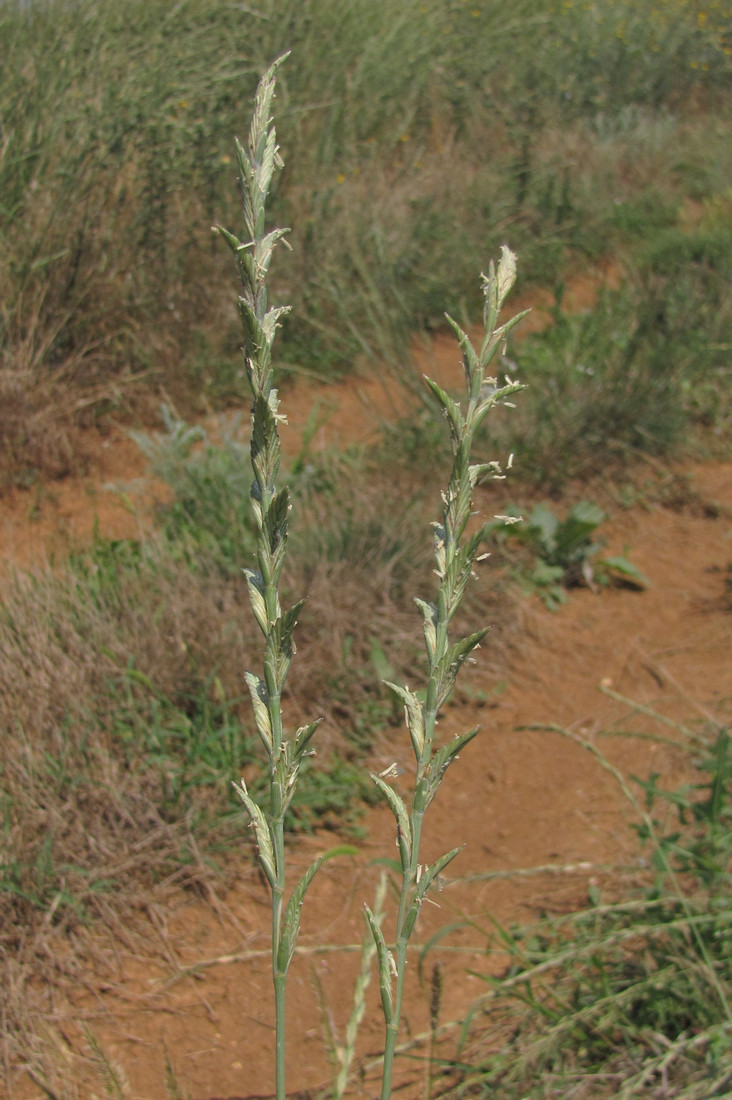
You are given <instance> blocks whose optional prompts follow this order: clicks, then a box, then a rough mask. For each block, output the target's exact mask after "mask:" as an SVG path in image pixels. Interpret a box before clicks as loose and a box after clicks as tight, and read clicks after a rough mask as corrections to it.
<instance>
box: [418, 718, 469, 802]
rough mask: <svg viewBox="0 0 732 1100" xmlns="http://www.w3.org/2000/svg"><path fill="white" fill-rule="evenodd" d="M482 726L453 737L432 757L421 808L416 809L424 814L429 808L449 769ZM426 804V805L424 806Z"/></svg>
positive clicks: (421, 799)
mask: <svg viewBox="0 0 732 1100" xmlns="http://www.w3.org/2000/svg"><path fill="white" fill-rule="evenodd" d="M479 730H480V726H474V727H473V729H471V730H468V732H467V733H461V734H458V736H457V737H453V739H452V740H451V741H448V743H447V744H446V745H442V746H441V747H440V748H439V749H438V750H437V752H436V753H435V755H434V756H433V757H432V761H431V763H430V766H429V768H428V769H427V775H426V779H427V784H426V786H425V788H424V793H423V794H422V797H421V798H420V800H419V802H420V804H419V806H416V805H415V809H419V810H421V811H422V812H423V813H424V811H425V810H426V809H427V807H428V806H429V804H430V802H431V801H432V799H433V798H434V797H435V795H436V794H437V791H438V789H439V786H440V783H441V782H442V777H443V775H444V774H445V772H446V771H447V769H448V768H449V767H450V765H451V764H452V762H453V760H455V759H456V758H457V756H458V754H459V753H460V752H462V750H463V749H464V748H465V746H466V745H467V744H468V743H469V742H470V741H472V740H473V738H474V737H475V735H476V734H477V733H478V732H479ZM423 802H424V804H422V803H423Z"/></svg>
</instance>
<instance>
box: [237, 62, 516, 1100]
mask: <svg viewBox="0 0 732 1100" xmlns="http://www.w3.org/2000/svg"><path fill="white" fill-rule="evenodd" d="M284 56H286V55H284ZM283 60H284V57H282V58H280V59H279V60H278V61H277V62H275V63H274V65H273V66H272V67H271V68H270V69H269V70H268V71H267V73H266V74H265V76H264V77H263V78H262V80H261V81H260V84H259V87H258V89H257V94H256V98H255V106H254V114H253V117H252V122H251V127H250V131H249V139H248V142H247V144H246V146H242V145H241V144H239V143H238V142H237V145H236V153H237V161H238V165H239V174H240V185H241V193H242V203H243V213H244V225H245V231H246V235H245V239H244V240H243V241H240V240H239V239H238V238H237V237H235V236H234V235H233V234H232V233H230V232H229V231H228V230H225V229H223V228H221V227H219V229H218V232H219V233H220V234H221V236H222V237H223V238H224V240H225V241H226V243H227V244H228V246H229V248H230V249H231V251H232V252H233V254H234V256H235V258H236V263H237V268H238V271H239V276H240V278H241V283H242V288H243V289H242V295H241V297H240V298H239V303H238V304H239V315H240V318H241V323H242V330H243V334H244V348H243V351H244V359H245V364H246V371H247V376H248V378H249V383H250V386H251V390H252V397H253V405H252V432H251V439H252V442H251V464H252V469H253V472H254V480H253V482H252V488H251V493H250V496H251V502H252V514H253V517H254V524H255V528H256V534H257V543H256V562H257V568H256V569H252V568H248V569H246V570H245V575H246V579H247V585H248V589H249V598H250V602H251V605H252V611H253V614H254V618H255V619H256V621H257V623H258V625H259V627H260V630H261V632H262V634H263V636H264V650H265V656H264V674H263V676H261V677H260V676H258V675H255V674H254V673H252V672H247V673H246V681H247V685H248V687H249V691H250V694H251V699H252V705H253V710H254V716H255V721H256V725H257V730H258V733H259V735H260V738H261V740H262V744H263V746H264V749H265V753H266V757H267V762H268V771H269V794H270V798H269V805H268V807H267V808H266V809H263V808H262V807H261V806H260V804H259V803H258V802H257V801H256V800H255V799H254V798H253V796H252V793H251V792H250V790H249V788H248V786H247V784H246V782H245V780H244V779H242V780H241V782H240V784H238V785H237V787H236V789H237V793H238V794H239V796H240V797H241V799H242V801H243V802H244V805H245V807H246V810H247V813H248V816H249V821H250V824H251V826H252V828H253V829H254V835H255V847H256V851H257V856H258V859H259V862H260V864H261V867H262V870H263V872H264V875H265V877H266V879H267V881H268V883H269V886H270V890H271V898H272V977H273V985H274V997H275V1019H276V1026H275V1031H276V1041H275V1080H276V1092H277V1096H278V1098H279V1100H283V1098H284V1096H285V1093H286V1086H285V1051H286V1037H285V1018H286V1016H285V1003H286V1002H285V996H286V981H287V971H288V968H289V965H290V962H291V960H292V956H293V953H294V950H295V946H296V943H297V937H298V933H299V926H300V911H301V908H302V905H303V901H304V898H305V894H306V892H307V890H308V887H309V886H310V884H311V882H312V880H313V878H314V876H315V874H316V873H317V871H318V869H319V867H320V864H321V862H322V857H321V858H319V859H317V860H316V861H315V862H314V863H313V864H312V865H311V867H310V868H309V869H308V870H307V871H306V872H305V874H304V875H303V877H302V878H301V880H300V882H299V883H298V884H297V885H296V886H295V887H294V888H292V889H291V890H290V892H289V897H287V893H288V891H287V886H286V866H285V847H284V821H285V813H286V811H287V808H288V806H289V804H290V802H291V800H292V798H293V796H294V794H295V791H296V789H297V784H298V780H299V774H300V770H301V767H302V764H303V762H304V759H305V757H306V756H307V755H310V753H311V749H310V742H311V739H312V738H313V735H314V734H315V731H316V729H317V727H318V725H319V720H316V721H314V722H310V723H308V724H307V725H305V726H301V727H299V728H298V729H297V730H296V731H295V732H294V733H287V731H286V729H285V727H284V725H283V720H282V693H283V689H284V686H285V681H286V679H287V675H288V672H289V669H290V663H291V660H292V656H293V653H294V642H293V631H294V628H295V625H296V622H297V619H298V616H299V614H300V611H301V610H302V606H303V603H304V601H303V600H298V601H297V602H295V603H294V604H293V605H292V606H291V607H290V608H289V609H287V610H283V607H282V603H281V600H280V593H279V584H280V577H281V575H282V570H283V567H284V564H285V549H286V543H287V536H288V513H289V510H290V495H289V491H288V489H287V488H282V487H280V486H279V484H278V482H277V476H278V472H279V467H280V460H281V444H280V439H279V432H278V426H277V425H278V420H281V419H282V414H281V413H280V412H279V408H280V403H279V396H278V392H277V389H276V388H275V386H274V375H273V366H272V345H273V342H274V338H275V335H276V331H277V328H278V327H279V321H280V318H281V317H282V316H283V315H284V314H285V313H286V312H287V308H286V307H283V306H279V307H277V306H268V301H267V289H266V281H267V274H268V271H269V266H270V262H271V259H272V256H273V253H274V250H275V246H276V245H277V244H278V243H280V241H282V240H283V238H284V237H285V234H286V232H287V231H286V230H284V229H273V230H270V231H267V229H266V223H265V203H266V199H267V196H268V194H269V191H270V187H271V185H272V179H273V175H274V172H275V169H276V168H278V167H282V161H281V158H280V156H279V147H278V145H277V138H276V131H275V128H274V125H273V123H272V120H271V117H270V111H271V107H272V100H273V97H274V90H275V79H276V74H277V70H278V68H279V66H280V64H281V63H282V61H283ZM515 279H516V260H515V257H514V256H513V254H512V253H511V252H510V251H509V249H508V248H505V247H504V249H503V250H502V255H501V260H500V263H499V264H498V267H497V268H495V267H494V265H493V263H492V262H491V265H490V268H489V274H488V276H484V278H483V290H484V295H485V308H484V318H483V320H484V328H485V337H484V340H483V342H482V344H481V346H480V350H479V351H476V349H475V348H474V347H473V345H472V343H471V341H470V338H469V337H468V335H467V334H466V333H465V332H464V331H463V330H462V329H461V328H460V326H459V325H457V324H456V323H455V322H454V321H452V320H451V321H450V324H451V325H452V327H453V328H454V330H455V332H456V334H457V337H458V341H459V344H460V348H461V350H462V354H463V365H464V371H465V386H466V403H465V406H464V408H461V407H460V405H458V404H457V403H456V402H455V401H454V400H453V399H452V398H451V397H450V396H449V394H448V393H447V392H446V391H445V390H443V389H442V388H441V387H440V386H439V385H438V384H437V383H436V382H434V381H432V380H429V379H428V380H427V383H428V386H429V388H430V390H431V392H432V394H433V395H434V397H435V399H436V400H437V403H438V405H439V407H440V408H441V410H442V412H443V414H444V416H445V418H446V419H447V421H448V423H449V425H450V436H451V441H452V453H453V464H452V472H451V474H450V479H449V483H448V487H447V490H446V492H445V493H443V503H444V512H443V515H442V520H441V521H440V522H438V523H435V524H434V528H435V532H434V548H433V549H434V561H435V565H436V569H435V572H436V573H437V576H438V578H439V582H440V583H439V589H438V594H437V598H436V600H435V601H434V602H427V601H425V600H422V599H418V600H417V605H418V607H419V609H420V611H421V613H422V616H423V619H424V640H425V647H426V653H427V663H428V677H427V682H426V687H425V692H424V698H423V699H422V700H420V698H419V697H418V695H417V694H416V693H415V692H413V691H411V690H410V689H409V688H408V687H402V686H399V685H398V684H395V683H392V682H389V683H387V686H388V687H389V688H390V689H391V690H392V691H393V693H394V695H395V696H396V698H397V699H398V701H399V703H401V704H403V706H404V710H405V716H406V722H407V726H408V729H409V735H410V739H411V743H412V748H413V750H414V754H415V759H416V765H417V771H416V779H415V785H414V789H413V793H412V800H411V806H410V807H409V808H408V807H407V805H406V803H405V802H404V800H403V798H402V797H401V795H400V794H399V793H398V792H397V791H396V790H395V788H394V787H393V786H391V785H390V784H389V783H388V782H387V781H386V780H387V778H388V777H389V776H390V775H391V774H392V770H393V769H387V771H386V772H383V773H381V774H379V775H373V776H372V779H373V780H374V783H375V784H376V787H377V789H378V790H379V792H380V794H381V795H382V797H383V798H384V800H385V801H386V802H387V804H388V805H389V807H390V809H391V810H392V812H393V814H394V817H395V819H396V832H397V842H398V849H399V856H400V875H401V889H400V893H399V907H398V915H397V923H396V933H395V941H394V948H393V951H392V950H390V949H389V948H388V947H387V944H386V940H385V938H384V935H383V932H382V930H381V924H380V921H379V920H378V919H377V918H376V916H375V915H374V914H373V912H372V911H371V910H370V909H369V908H368V907H367V909H366V916H367V919H368V923H369V927H370V929H371V932H372V935H373V938H374V943H375V945H376V953H377V957H378V969H379V983H380V991H381V1002H382V1008H383V1012H384V1020H385V1048H384V1067H383V1076H382V1097H383V1100H387V1098H388V1097H389V1096H390V1095H391V1089H392V1075H393V1066H394V1054H395V1049H396V1042H397V1036H398V1033H399V1025H400V1019H401V1003H402V995H403V988H404V977H405V970H406V962H407V947H408V943H409V939H410V937H411V935H412V932H413V930H414V927H415V924H416V921H417V918H418V916H419V911H420V908H421V906H422V903H423V901H424V899H425V897H426V894H427V891H428V890H429V888H430V886H432V885H433V883H434V882H435V881H436V880H437V878H438V876H439V875H440V874H441V872H442V871H443V870H444V869H445V868H446V867H447V866H448V864H449V863H451V861H452V860H453V859H454V858H455V856H456V855H457V854H458V852H459V848H455V849H453V850H452V851H451V852H448V853H446V854H445V855H443V856H441V857H440V858H439V859H437V860H436V861H435V862H434V863H433V864H432V865H431V866H429V867H423V866H422V865H421V864H420V862H419V853H420V839H421V833H422V822H423V818H424V815H425V813H426V811H427V808H428V807H429V804H430V803H431V801H432V799H433V798H434V797H435V795H436V793H437V791H438V789H439V786H440V783H441V781H442V779H443V776H444V774H445V772H446V770H447V768H448V767H449V765H450V764H451V763H452V761H453V760H454V759H455V757H456V756H457V754H458V752H459V751H460V750H461V749H463V748H464V747H465V746H466V745H467V744H468V742H469V741H471V740H472V738H473V737H474V736H475V734H476V733H477V732H478V730H477V727H476V728H475V729H473V730H470V731H469V732H468V733H465V734H462V735H458V736H456V737H455V738H453V740H452V741H451V742H448V743H447V744H445V745H442V746H440V747H437V746H436V744H435V727H436V723H437V719H438V715H439V714H440V712H441V710H442V708H443V706H444V705H445V703H446V701H447V700H448V698H449V697H450V695H451V693H452V690H453V687H454V684H455V680H456V678H457V675H458V673H459V671H460V668H461V667H462V665H463V664H464V663H465V661H466V660H468V659H470V655H471V653H473V651H474V650H475V649H477V647H478V646H479V644H480V642H481V641H482V640H483V638H484V637H485V635H486V633H487V628H484V629H481V630H478V631H476V632H474V633H471V634H468V635H467V636H465V637H459V638H458V639H457V640H452V638H451V636H450V633H451V632H450V624H451V621H452V620H453V618H454V616H455V614H456V612H457V610H458V608H459V606H460V603H461V601H462V598H463V594H464V592H465V588H466V585H467V583H468V580H469V578H470V576H471V574H472V572H473V568H474V566H475V564H476V561H477V559H478V556H479V550H480V546H481V543H482V541H483V539H484V538H485V535H486V530H487V525H486V524H483V525H481V526H479V527H478V528H477V529H476V530H473V531H472V532H471V533H470V535H469V536H468V535H467V528H468V524H469V522H470V520H471V516H472V495H473V491H474V489H475V487H476V486H477V485H478V484H479V483H480V482H482V481H484V480H486V479H487V478H489V477H490V478H501V477H503V474H502V471H501V468H500V466H499V464H498V463H497V462H490V463H475V464H473V463H471V450H472V445H473V439H474V436H475V434H476V432H477V431H478V430H479V428H480V426H481V424H482V423H483V421H484V420H485V418H486V416H487V415H488V413H489V412H490V411H491V410H492V409H493V408H495V407H496V406H498V405H502V404H510V401H509V398H510V397H511V396H512V395H513V394H515V393H516V392H517V391H518V390H519V389H520V388H521V386H520V385H519V384H518V383H516V382H513V381H511V380H510V379H506V381H505V382H504V383H503V384H501V385H499V383H498V382H497V380H496V379H495V378H493V377H490V376H489V375H488V374H487V370H488V367H489V365H490V363H491V360H492V359H493V358H494V356H495V355H496V353H497V351H498V350H499V349H500V348H501V347H503V346H504V344H505V341H506V337H507V336H508V333H509V332H510V331H511V330H512V329H513V327H514V326H515V325H516V323H517V322H518V321H519V320H520V319H521V317H522V316H523V314H517V315H516V316H515V317H513V318H512V319H511V320H509V321H507V322H505V323H503V324H500V325H499V323H498V318H499V313H500V311H501V308H502V306H503V304H504V301H505V298H506V296H507V295H508V293H509V291H510V290H511V288H512V286H513V284H514V282H515Z"/></svg>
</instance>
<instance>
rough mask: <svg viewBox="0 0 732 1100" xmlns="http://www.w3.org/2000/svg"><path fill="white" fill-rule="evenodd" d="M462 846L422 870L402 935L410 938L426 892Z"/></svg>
mask: <svg viewBox="0 0 732 1100" xmlns="http://www.w3.org/2000/svg"><path fill="white" fill-rule="evenodd" d="M462 847H463V846H462V845H461V846H460V847H459V848H453V850H452V851H451V852H448V853H447V854H446V855H444V856H440V858H439V859H438V860H436V861H435V863H433V864H432V866H431V867H427V868H425V869H424V871H423V872H422V874H421V876H420V879H419V882H418V883H417V885H416V887H415V890H414V894H413V895H412V901H411V904H410V906H409V909H408V910H407V915H406V917H405V920H404V925H403V927H402V935H403V936H404V937H405V938H406V939H409V937H410V936H411V934H412V932H413V931H414V926H415V924H416V923H417V917H418V916H419V913H420V909H421V908H422V902H423V901H424V897H425V894H426V893H427V891H428V890H429V888H430V886H431V885H432V883H433V882H434V881H435V879H436V878H437V876H438V875H439V874H441V873H442V871H444V869H445V867H447V865H448V863H451V862H452V860H453V859H454V858H455V856H456V855H457V854H458V852H460V851H462Z"/></svg>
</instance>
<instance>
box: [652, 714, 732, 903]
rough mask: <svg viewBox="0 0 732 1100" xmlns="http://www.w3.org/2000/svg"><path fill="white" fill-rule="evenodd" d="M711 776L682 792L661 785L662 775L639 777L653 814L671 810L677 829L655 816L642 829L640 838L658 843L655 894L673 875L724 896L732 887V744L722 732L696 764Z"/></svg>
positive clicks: (654, 774)
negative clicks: (683, 877) (678, 875)
mask: <svg viewBox="0 0 732 1100" xmlns="http://www.w3.org/2000/svg"><path fill="white" fill-rule="evenodd" d="M696 766H697V768H698V770H699V771H701V772H708V773H709V779H708V780H707V782H705V783H690V784H687V785H686V786H684V787H681V788H680V789H679V790H677V791H667V790H664V789H663V788H661V787H659V786H658V780H659V778H660V776H659V775H658V773H653V774H652V775H651V776H650V777H649V778H648V779H647V780H640V779H637V778H636V782H637V783H639V784H640V786H641V788H642V789H643V791H644V792H645V796H646V809H647V812H648V815H649V817H650V815H651V814H652V813H653V811H654V810H655V809H656V807H657V804H658V803H660V805H661V807H662V808H663V807H665V808H668V807H671V808H672V809H673V811H674V812H675V814H676V817H677V821H678V826H677V827H676V828H672V829H669V824H668V822H667V821H666V820H664V821H661V820H658V819H656V818H654V817H650V821H648V822H643V823H642V824H641V825H639V826H638V835H639V836H640V837H641V839H642V840H643V841H647V842H650V843H651V844H652V845H653V863H654V866H655V867H656V869H657V871H658V880H657V882H656V884H655V887H654V892H656V893H658V894H659V895H660V893H661V892H662V890H663V888H664V885H665V880H666V879H667V877H668V875H669V872H670V871H673V872H675V873H678V874H681V875H684V876H687V875H688V876H690V877H691V879H692V881H694V882H695V883H698V884H699V885H700V886H703V887H705V888H706V889H708V890H714V891H717V892H721V893H725V892H726V891H728V890H729V888H730V886H732V862H731V861H732V745H731V743H730V737H729V734H728V732H727V731H726V730H721V731H720V733H719V734H718V736H717V739H716V741H715V743H714V745H713V746H711V755H709V756H706V757H705V758H703V759H702V760H699V761H698V762H697V765H696Z"/></svg>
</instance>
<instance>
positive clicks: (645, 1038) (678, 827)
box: [449, 708, 732, 1100]
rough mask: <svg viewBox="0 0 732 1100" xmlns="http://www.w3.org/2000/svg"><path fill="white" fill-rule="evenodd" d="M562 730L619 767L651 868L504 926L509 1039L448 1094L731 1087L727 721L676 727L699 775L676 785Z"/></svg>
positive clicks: (731, 786) (496, 1009)
mask: <svg viewBox="0 0 732 1100" xmlns="http://www.w3.org/2000/svg"><path fill="white" fill-rule="evenodd" d="M643 712H644V714H646V715H648V714H649V713H651V712H649V710H648V708H643ZM652 716H653V715H652ZM653 717H655V718H656V720H657V722H658V723H659V725H660V723H661V722H662V721H663V722H664V724H666V722H667V720H665V719H663V718H662V716H660V715H655V716H653ZM547 728H548V729H549V727H547ZM551 729H553V731H554V732H555V733H561V734H562V735H564V736H569V737H572V738H573V739H574V740H577V741H579V743H580V744H584V746H585V747H586V748H587V749H588V750H590V751H592V752H593V753H594V754H595V755H596V756H598V758H599V759H600V762H601V763H602V765H603V766H604V767H606V768H608V769H609V770H610V771H612V772H613V773H614V774H615V777H616V779H618V781H619V782H620V784H621V786H622V789H623V790H624V792H625V794H626V795H627V797H628V799H629V800H630V802H631V804H632V806H633V809H634V816H635V818H636V821H637V825H636V829H637V831H638V834H639V837H640V839H641V842H642V845H643V848H642V852H643V855H644V856H645V859H644V861H643V862H644V864H645V866H646V868H647V871H646V872H645V873H639V872H638V871H637V869H636V870H635V871H632V872H631V873H630V875H629V881H628V883H627V886H626V887H625V889H623V887H622V886H621V887H620V890H622V892H623V893H624V895H625V896H624V897H623V898H622V900H620V901H617V900H613V899H607V900H606V899H603V898H602V897H601V896H600V894H599V892H598V890H597V889H596V888H592V889H591V902H592V904H591V905H590V906H589V907H588V908H585V909H582V910H580V911H579V912H574V913H571V914H568V915H564V916H560V917H550V918H546V919H544V920H542V921H541V922H540V923H539V924H537V925H534V926H531V927H527V928H522V929H512V930H500V935H499V937H498V938H499V942H500V944H501V947H502V948H503V949H505V950H507V951H508V953H509V956H510V959H511V962H510V966H509V968H508V970H507V972H506V974H505V975H504V976H503V977H502V978H501V979H489V980H490V981H491V984H492V986H493V989H494V992H493V993H492V994H490V995H489V997H488V998H487V999H486V1005H487V1010H488V1014H489V1016H490V1018H491V1020H492V1021H498V1020H499V1019H500V1020H502V1021H503V1026H504V1027H505V1025H506V1022H508V1024H509V1031H510V1038H508V1041H507V1042H506V1045H505V1047H504V1048H503V1049H501V1050H500V1052H494V1053H493V1054H491V1055H490V1056H488V1057H487V1059H486V1060H485V1062H484V1063H483V1064H482V1065H481V1064H476V1065H474V1069H473V1070H472V1071H468V1072H467V1073H466V1074H465V1075H464V1080H463V1083H462V1084H461V1085H460V1086H459V1087H458V1088H457V1089H456V1090H455V1091H454V1092H453V1091H451V1092H450V1093H449V1095H451V1096H487V1095H491V1096H498V1097H501V1098H504V1097H505V1098H506V1100H508V1098H518V1097H521V1096H526V1097H531V1098H537V1100H538V1098H542V1100H543V1098H545V1097H549V1096H555V1095H557V1093H562V1094H563V1095H571V1096H573V1097H577V1098H578V1100H583V1098H585V1097H594V1096H600V1095H602V1096H605V1095H609V1094H612V1095H613V1096H617V1097H620V1098H629V1097H633V1096H641V1095H643V1096H648V1095H650V1096H654V1097H663V1096H668V1095H674V1096H677V1097H680V1098H682V1100H691V1098H695V1100H697V1098H701V1097H713V1096H727V1095H729V1091H730V1087H731V1086H732V1074H731V1073H730V1065H731V1064H732V1060H731V1059H732V1010H731V1007H730V1006H731V1004H732V967H731V966H730V960H731V959H732V922H731V921H730V910H729V900H730V890H731V888H732V879H731V878H730V867H731V862H730V861H731V859H732V828H731V825H732V816H731V801H730V800H731V799H732V757H731V755H730V738H729V733H728V731H727V730H726V728H725V727H724V726H723V725H712V726H710V727H709V728H707V729H705V730H704V731H703V732H702V733H701V735H700V734H699V732H698V731H697V730H696V729H693V728H692V727H690V726H686V727H685V726H678V725H675V726H674V736H675V738H676V739H677V743H678V744H679V745H680V746H683V747H684V748H685V750H686V751H687V752H688V753H689V756H690V758H691V759H692V760H694V762H695V766H696V769H697V773H696V774H697V779H696V781H691V782H689V783H687V784H685V785H684V786H683V787H681V788H679V789H678V790H671V791H669V790H665V789H663V788H662V787H661V786H660V785H659V778H660V777H659V776H658V775H651V776H650V777H649V778H648V779H647V780H640V779H634V787H633V788H632V787H631V785H630V782H629V781H628V780H626V779H625V778H624V777H623V776H622V775H620V774H619V773H617V772H616V771H615V770H614V769H613V767H612V765H610V764H609V762H608V761H607V760H606V759H605V758H604V757H602V756H601V754H600V753H599V751H598V749H597V748H596V747H595V746H594V745H591V744H589V743H585V742H583V741H582V739H581V738H578V737H577V735H576V734H573V733H569V732H568V731H565V730H558V729H556V728H555V727H551ZM476 1062H478V1059H477V1058H476Z"/></svg>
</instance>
